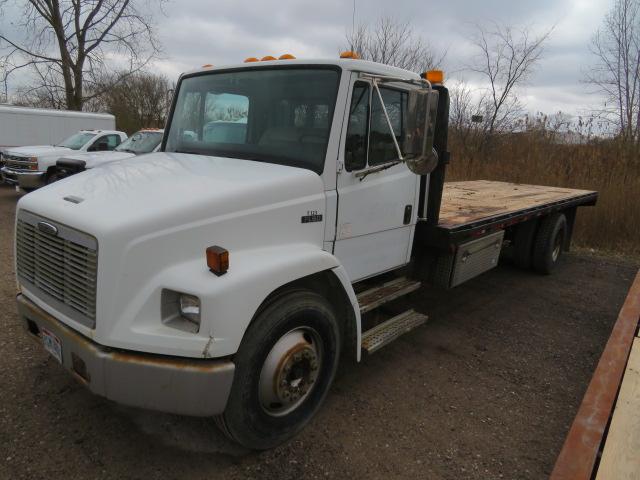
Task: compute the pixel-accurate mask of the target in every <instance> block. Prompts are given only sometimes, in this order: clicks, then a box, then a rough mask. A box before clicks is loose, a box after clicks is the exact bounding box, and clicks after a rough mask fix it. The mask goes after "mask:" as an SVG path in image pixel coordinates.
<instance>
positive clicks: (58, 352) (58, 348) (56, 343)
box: [40, 328, 62, 363]
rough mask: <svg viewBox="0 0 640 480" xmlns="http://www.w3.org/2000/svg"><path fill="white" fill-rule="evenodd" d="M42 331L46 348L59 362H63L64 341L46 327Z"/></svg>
mask: <svg viewBox="0 0 640 480" xmlns="http://www.w3.org/2000/svg"><path fill="white" fill-rule="evenodd" d="M40 331H41V332H42V344H43V345H44V349H45V350H46V351H47V352H49V353H50V354H51V355H52V356H53V358H55V359H56V360H58V362H60V363H62V343H60V340H59V339H58V337H56V336H55V335H54V334H53V333H51V332H50V331H49V330H45V329H44V328H43V329H41V330H40Z"/></svg>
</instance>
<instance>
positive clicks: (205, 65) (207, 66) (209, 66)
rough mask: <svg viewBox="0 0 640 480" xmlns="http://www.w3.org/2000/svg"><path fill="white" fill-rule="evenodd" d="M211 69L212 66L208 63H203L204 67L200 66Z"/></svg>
mask: <svg viewBox="0 0 640 480" xmlns="http://www.w3.org/2000/svg"><path fill="white" fill-rule="evenodd" d="M211 67H213V65H211V64H210V63H205V64H204V65H202V68H211Z"/></svg>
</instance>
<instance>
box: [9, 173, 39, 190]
mask: <svg viewBox="0 0 640 480" xmlns="http://www.w3.org/2000/svg"><path fill="white" fill-rule="evenodd" d="M16 176H17V177H18V185H20V188H24V189H34V188H40V187H44V186H45V185H46V181H45V178H46V177H45V172H18V173H16Z"/></svg>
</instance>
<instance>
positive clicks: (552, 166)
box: [447, 132, 640, 257]
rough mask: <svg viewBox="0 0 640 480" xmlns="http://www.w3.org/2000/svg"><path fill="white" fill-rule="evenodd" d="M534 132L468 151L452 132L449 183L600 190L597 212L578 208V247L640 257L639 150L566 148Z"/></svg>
mask: <svg viewBox="0 0 640 480" xmlns="http://www.w3.org/2000/svg"><path fill="white" fill-rule="evenodd" d="M554 138H555V136H554V135H551V134H546V133H544V132H531V133H523V134H517V135H516V134H514V135H508V136H503V137H502V138H499V139H496V141H494V142H492V145H491V146H490V148H484V149H482V153H478V150H479V149H478V148H472V147H470V144H471V142H470V141H467V142H465V143H463V142H462V141H461V135H457V134H456V132H452V134H451V140H450V149H451V164H450V165H449V169H448V171H447V180H450V181H452V180H476V179H487V180H502V181H510V182H517V183H530V184H539V185H551V186H558V187H572V188H580V189H586V190H597V191H598V192H599V193H600V196H599V199H598V204H597V205H596V206H595V207H587V208H581V209H579V213H578V219H577V224H576V230H575V235H574V244H576V245H577V246H580V247H587V248H594V249H598V250H605V251H611V252H617V253H621V254H626V255H631V256H634V257H636V256H640V148H638V146H637V145H636V146H625V145H623V144H622V143H621V142H617V141H615V140H607V141H602V140H600V141H591V142H589V143H587V144H582V145H566V144H560V143H558V142H557V141H554Z"/></svg>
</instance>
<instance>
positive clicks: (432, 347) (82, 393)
mask: <svg viewBox="0 0 640 480" xmlns="http://www.w3.org/2000/svg"><path fill="white" fill-rule="evenodd" d="M17 198H18V194H16V193H15V192H14V191H13V190H12V189H10V188H8V187H6V186H0V302H1V303H0V304H1V305H2V308H1V310H0V312H1V314H0V329H1V330H0V332H1V334H0V353H1V355H2V356H1V357H0V478H3V479H4V478H7V479H9V478H11V479H20V478H25V479H26V478H29V479H40V478H42V479H55V478H66V479H85V478H118V479H120V478H140V479H143V478H144V479H154V478H162V479H163V480H167V479H173V478H176V479H177V478H180V479H204V478H207V479H217V478H225V479H235V478H260V479H262V478H264V479H288V478H290V479H298V478H347V477H349V478H353V479H359V478H367V479H376V478H429V479H493V478H506V479H516V478H517V479H520V478H523V479H538V478H544V477H546V476H547V475H548V474H549V472H550V471H551V468H552V467H553V463H554V460H555V457H556V455H557V453H558V451H559V449H560V447H561V445H562V442H563V437H564V435H565V434H566V432H567V430H568V428H569V425H570V424H571V421H572V419H573V416H574V415H575V412H576V410H577V407H578V404H579V402H580V399H581V397H582V395H583V393H584V390H585V389H586V386H587V384H588V381H589V379H590V376H591V373H592V371H593V369H594V367H595V364H596V362H597V360H598V357H599V355H600V353H601V351H602V348H603V346H604V344H605V342H606V340H607V337H608V335H609V332H610V330H611V327H612V325H613V322H614V321H615V319H616V316H617V312H618V310H619V308H620V306H621V304H622V302H623V300H624V298H625V295H626V290H627V288H628V287H629V285H630V284H631V281H632V279H633V276H634V274H635V269H636V268H637V265H633V264H632V263H631V262H625V261H621V260H614V259H607V258H599V257H593V256H578V255H568V256H566V257H565V260H564V263H563V265H562V266H561V267H560V268H559V269H558V271H557V272H556V273H555V274H554V275H552V276H550V277H540V276H536V275H533V274H531V273H527V272H522V271H518V270H516V269H514V268H511V267H509V266H500V267H499V268H497V269H495V270H493V271H491V272H489V273H487V274H485V275H483V276H482V277H480V278H478V279H475V280H473V281H471V282H469V283H468V284H466V285H464V286H461V287H458V288H457V289H455V290H453V291H450V292H442V291H435V290H427V289H423V290H421V291H419V292H417V293H416V294H414V296H413V298H412V299H411V302H412V303H413V306H414V307H415V308H417V309H418V310H420V311H423V312H425V313H428V314H429V316H430V320H429V323H428V324H427V325H425V326H423V327H421V328H419V329H417V330H416V331H414V332H413V333H411V334H409V335H405V336H404V337H403V338H402V339H401V340H398V341H397V342H394V343H393V344H391V345H390V346H388V347H386V348H384V349H383V350H381V351H380V352H379V353H376V354H375V355H374V356H372V357H369V358H367V359H365V361H363V362H362V363H360V364H351V363H345V364H344V365H343V366H342V368H341V369H340V371H339V373H338V378H337V379H336V382H335V384H334V386H333V389H332V391H331V393H330V394H329V397H328V399H327V402H326V404H325V406H324V408H323V409H322V410H321V412H320V413H319V415H318V416H317V417H316V418H315V419H314V420H313V421H312V423H311V425H310V426H309V427H308V428H306V430H305V431H303V432H302V434H300V435H299V436H298V437H297V438H295V439H294V440H292V441H291V442H289V443H288V444H285V445H283V446H281V447H279V448H276V449H274V450H271V451H267V452H260V453H257V452H250V451H245V450H243V449H241V448H239V447H237V446H236V445H233V444H231V443H229V442H228V441H227V440H225V438H224V437H222V435H221V434H219V433H218V431H217V430H216V429H215V427H214V426H213V424H212V422H210V421H208V420H203V419H194V418H186V417H178V416H173V415H166V414H160V413H155V412H148V411H141V410H136V409H130V408H125V407H121V406H118V405H115V404H113V403H111V402H108V401H106V400H102V399H100V398H98V397H95V396H93V395H91V394H90V393H88V392H87V391H86V390H85V389H84V388H83V387H82V386H80V385H79V384H77V383H76V382H75V381H74V380H73V379H72V378H71V377H70V376H69V375H67V374H66V373H65V372H64V371H62V370H61V369H60V368H59V366H58V365H57V364H56V362H55V360H53V359H51V358H49V357H48V355H47V354H45V353H44V352H43V351H42V349H41V348H40V347H38V346H37V345H36V344H35V343H34V342H32V341H31V340H30V339H28V338H27V337H26V334H24V333H23V332H22V329H21V327H20V326H19V325H18V323H17V315H16V313H15V307H14V295H15V292H16V286H15V280H14V272H13V259H12V257H13V252H12V236H13V216H14V211H15V204H16V201H17Z"/></svg>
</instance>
